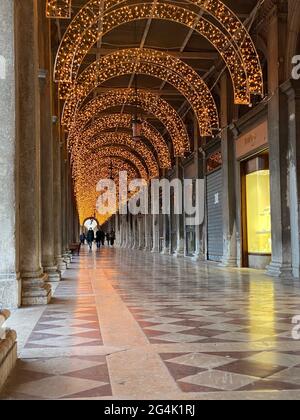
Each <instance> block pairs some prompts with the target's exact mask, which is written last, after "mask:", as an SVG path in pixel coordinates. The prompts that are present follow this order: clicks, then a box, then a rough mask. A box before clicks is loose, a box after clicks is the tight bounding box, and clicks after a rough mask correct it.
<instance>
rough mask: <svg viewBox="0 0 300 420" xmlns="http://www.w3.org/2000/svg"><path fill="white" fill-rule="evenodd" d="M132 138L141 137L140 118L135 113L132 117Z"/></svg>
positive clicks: (137, 138) (136, 139)
mask: <svg viewBox="0 0 300 420" xmlns="http://www.w3.org/2000/svg"><path fill="white" fill-rule="evenodd" d="M132 138H133V140H135V141H138V140H141V138H142V120H141V119H140V118H139V117H138V116H137V115H135V116H134V117H133V118H132Z"/></svg>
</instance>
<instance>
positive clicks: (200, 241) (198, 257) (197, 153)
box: [193, 116, 206, 261]
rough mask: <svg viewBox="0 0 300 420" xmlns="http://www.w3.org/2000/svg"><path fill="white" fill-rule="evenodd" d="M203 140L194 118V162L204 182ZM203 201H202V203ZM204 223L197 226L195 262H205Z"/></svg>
mask: <svg viewBox="0 0 300 420" xmlns="http://www.w3.org/2000/svg"><path fill="white" fill-rule="evenodd" d="M201 146H202V145H201V139H200V133H199V127H198V121H197V118H196V116H194V162H195V168H196V179H199V180H203V182H204V170H205V156H204V152H203V151H202V149H201ZM201 200H202V201H201ZM200 205H203V206H204V208H205V193H204V195H203V197H201V198H200ZM204 223H205V222H204V221H203V223H202V224H201V225H198V226H195V233H196V236H195V239H196V250H195V254H194V256H193V259H194V260H195V261H205V242H206V241H205V226H204Z"/></svg>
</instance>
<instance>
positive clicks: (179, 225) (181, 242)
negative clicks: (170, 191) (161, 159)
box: [170, 158, 185, 258]
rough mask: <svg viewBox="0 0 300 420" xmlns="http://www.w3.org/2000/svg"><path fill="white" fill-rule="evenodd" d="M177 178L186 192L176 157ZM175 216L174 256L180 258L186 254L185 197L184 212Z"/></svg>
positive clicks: (181, 169)
mask: <svg viewBox="0 0 300 420" xmlns="http://www.w3.org/2000/svg"><path fill="white" fill-rule="evenodd" d="M176 178H177V179H179V180H180V181H181V182H182V192H184V173H183V167H182V165H181V159H180V158H176ZM175 218H176V229H177V249H176V250H175V253H174V257H177V258H180V257H184V256H185V214H184V203H183V197H182V214H176V215H175ZM170 240H171V239H170Z"/></svg>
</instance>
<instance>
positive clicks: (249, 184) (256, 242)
mask: <svg viewBox="0 0 300 420" xmlns="http://www.w3.org/2000/svg"><path fill="white" fill-rule="evenodd" d="M246 197H247V230H248V252H249V254H271V253H272V242H271V203H270V171H269V170H262V171H257V172H253V173H251V174H249V175H247V176H246Z"/></svg>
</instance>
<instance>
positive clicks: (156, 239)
mask: <svg viewBox="0 0 300 420" xmlns="http://www.w3.org/2000/svg"><path fill="white" fill-rule="evenodd" d="M152 229H153V246H152V251H151V252H152V253H159V236H160V233H159V232H160V228H159V214H153V216H152Z"/></svg>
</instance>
